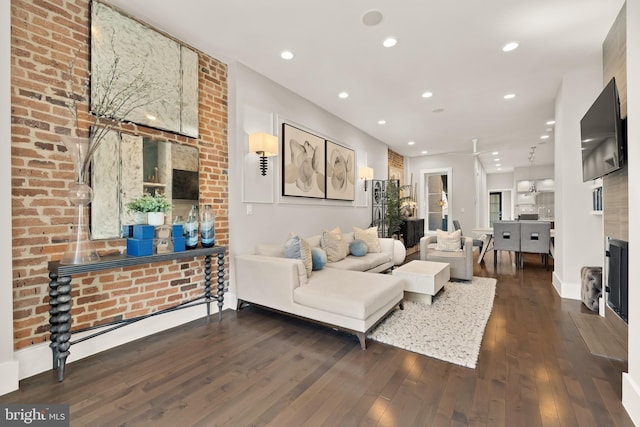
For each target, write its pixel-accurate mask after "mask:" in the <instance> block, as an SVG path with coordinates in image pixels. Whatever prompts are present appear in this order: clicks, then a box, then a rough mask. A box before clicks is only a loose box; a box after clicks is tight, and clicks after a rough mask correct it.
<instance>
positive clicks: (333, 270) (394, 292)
mask: <svg viewBox="0 0 640 427" xmlns="http://www.w3.org/2000/svg"><path fill="white" fill-rule="evenodd" d="M346 234H349V233H346ZM306 240H307V241H308V242H309V243H310V245H311V246H313V245H315V243H316V239H315V237H310V238H309V239H306ZM317 242H318V245H319V240H318V241H317ZM395 242H397V241H394V240H392V239H380V243H381V247H382V252H380V253H377V254H374V253H368V254H367V255H365V256H364V257H353V256H348V257H347V258H346V259H343V260H341V261H338V262H334V263H327V265H326V266H325V267H324V268H323V269H321V270H318V271H313V272H312V273H311V275H310V277H307V272H306V270H305V267H304V264H303V262H302V260H300V259H291V258H284V257H283V256H278V253H277V250H276V253H271V254H261V255H258V254H244V255H237V256H236V257H235V278H236V280H235V283H236V294H237V297H238V309H241V308H242V306H243V305H244V304H245V303H250V304H255V305H259V306H262V307H266V308H269V309H273V310H276V311H279V312H283V313H286V314H290V315H294V316H297V317H301V318H304V319H308V320H313V321H316V322H319V323H322V324H326V325H329V326H332V327H338V328H340V329H343V330H346V331H349V332H352V333H354V334H355V335H356V336H357V337H358V339H359V340H360V346H361V347H362V349H365V348H366V341H365V339H366V335H367V333H368V332H369V330H370V329H372V328H373V327H374V326H375V325H376V324H377V323H378V322H379V321H380V320H382V319H383V318H384V317H385V316H386V315H387V314H388V313H389V312H390V311H391V310H393V309H394V308H395V307H396V306H398V305H399V304H401V302H402V299H403V295H404V281H403V279H401V278H399V277H396V276H393V275H391V274H373V272H377V271H385V270H387V269H389V268H391V267H393V266H394V265H397V264H401V263H402V261H404V256H405V252H404V246H403V245H402V243H401V242H397V243H395ZM271 246H272V247H271V249H270V250H273V245H271ZM264 250H265V249H264V247H262V249H260V248H259V249H258V252H262V253H264ZM396 251H397V253H396ZM354 270H357V271H354Z"/></svg>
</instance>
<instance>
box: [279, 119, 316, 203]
mask: <svg viewBox="0 0 640 427" xmlns="http://www.w3.org/2000/svg"><path fill="white" fill-rule="evenodd" d="M324 150H325V147H324V139H323V138H320V137H319V136H316V135H313V134H311V133H309V132H305V131H303V130H302V129H298V128H296V127H294V126H291V125H290V124H287V123H283V124H282V195H283V196H299V197H312V198H316V199H324V198H325V178H324V176H325V175H324V167H325V160H324V159H325V152H324Z"/></svg>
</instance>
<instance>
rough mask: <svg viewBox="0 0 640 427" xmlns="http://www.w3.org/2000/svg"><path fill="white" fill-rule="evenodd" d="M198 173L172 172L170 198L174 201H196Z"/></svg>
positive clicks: (176, 170) (179, 170) (177, 170)
mask: <svg viewBox="0 0 640 427" xmlns="http://www.w3.org/2000/svg"><path fill="white" fill-rule="evenodd" d="M198 184H199V183H198V172H193V171H185V170H181V169H174V170H173V185H172V188H171V198H172V199H174V200H198V195H199V194H198V193H199V189H198Z"/></svg>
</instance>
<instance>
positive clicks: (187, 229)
mask: <svg viewBox="0 0 640 427" xmlns="http://www.w3.org/2000/svg"><path fill="white" fill-rule="evenodd" d="M184 237H185V247H186V248H187V249H195V248H196V247H197V246H198V205H192V206H191V210H190V211H189V215H188V216H187V222H186V223H185V224H184Z"/></svg>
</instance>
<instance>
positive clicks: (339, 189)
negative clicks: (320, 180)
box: [326, 141, 355, 201]
mask: <svg viewBox="0 0 640 427" xmlns="http://www.w3.org/2000/svg"><path fill="white" fill-rule="evenodd" d="M326 144H327V145H326V147H327V153H326V157H327V165H326V175H327V199H334V200H351V201H353V200H354V198H355V184H354V182H355V168H354V165H355V151H353V150H351V149H349V148H347V147H343V146H342V145H338V144H336V143H335V142H331V141H327V143H326Z"/></svg>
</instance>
